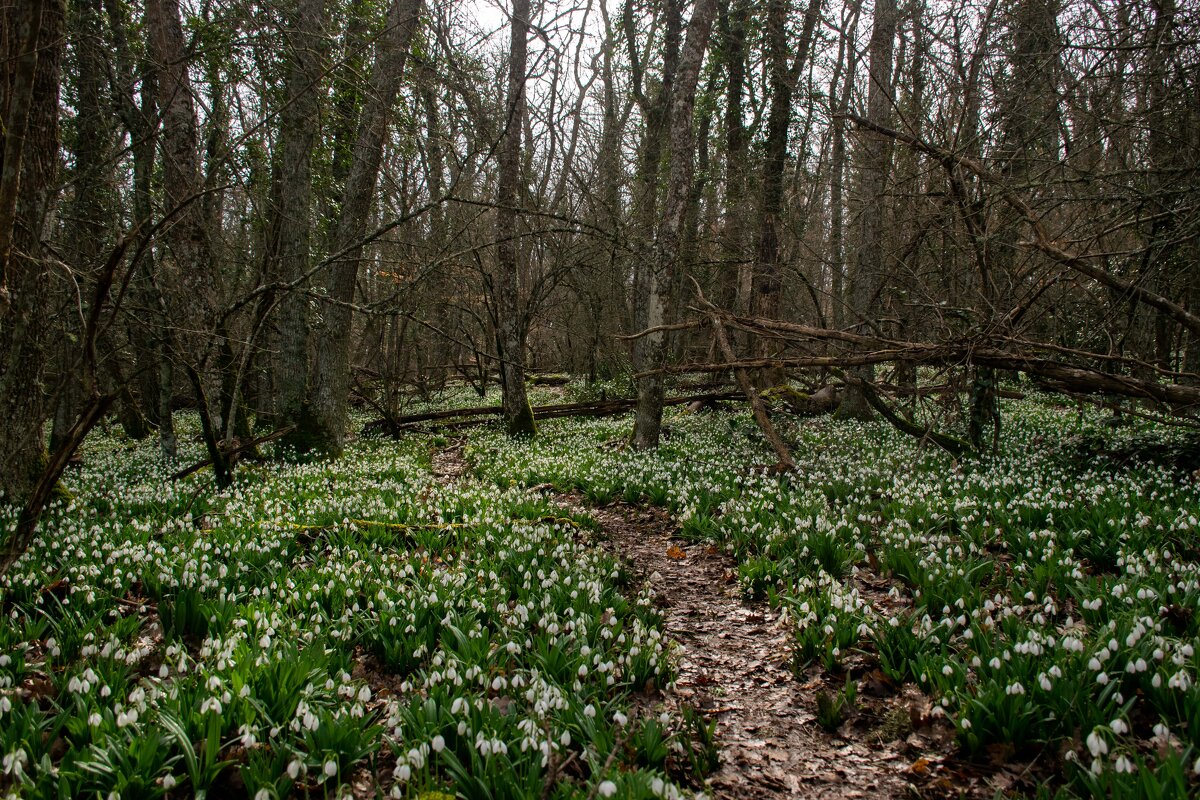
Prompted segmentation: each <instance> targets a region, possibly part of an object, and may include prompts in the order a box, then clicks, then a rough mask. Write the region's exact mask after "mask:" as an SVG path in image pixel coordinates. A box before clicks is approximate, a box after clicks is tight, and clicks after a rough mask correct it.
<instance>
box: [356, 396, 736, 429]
mask: <svg viewBox="0 0 1200 800" xmlns="http://www.w3.org/2000/svg"><path fill="white" fill-rule="evenodd" d="M744 399H745V395H743V394H742V393H741V392H712V393H708V394H692V395H685V396H681V397H668V398H666V399H665V400H663V405H664V406H679V405H690V404H692V403H716V402H721V401H727V400H744ZM636 404H637V400H636V399H634V398H616V399H612V400H594V401H591V402H587V403H553V404H550V405H544V406H534V407H533V416H534V417H535V418H536V419H556V418H559V417H608V416H615V415H617V414H623V413H625V412H626V411H630V410H632V409H633V407H634V406H635V405H636ZM502 412H503V407H502V406H475V407H472V408H456V409H449V410H446V411H427V412H423V413H420V414H408V415H405V416H402V417H396V418H394V419H392V420H387V419H377V420H374V421H372V422H368V423H367V424H366V425H364V426H363V428H362V431H361V435H363V436H381V435H388V436H391V437H392V438H396V437H398V436H400V434H401V433H403V432H404V431H410V430H414V429H417V428H419V427H421V426H423V425H425V424H427V423H442V422H446V423H447V427H449V426H453V427H461V425H463V424H475V423H482V422H486V421H487V419H486V418H488V417H494V416H499V415H500V414H501V413H502Z"/></svg>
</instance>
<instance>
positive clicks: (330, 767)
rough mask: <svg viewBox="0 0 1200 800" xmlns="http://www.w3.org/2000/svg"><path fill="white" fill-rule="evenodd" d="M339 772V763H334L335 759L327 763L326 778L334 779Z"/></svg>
mask: <svg viewBox="0 0 1200 800" xmlns="http://www.w3.org/2000/svg"><path fill="white" fill-rule="evenodd" d="M337 771H338V770H337V762H336V761H334V760H333V759H329V760H328V761H326V762H325V776H326V777H328V778H332V777H333V776H334V775H337Z"/></svg>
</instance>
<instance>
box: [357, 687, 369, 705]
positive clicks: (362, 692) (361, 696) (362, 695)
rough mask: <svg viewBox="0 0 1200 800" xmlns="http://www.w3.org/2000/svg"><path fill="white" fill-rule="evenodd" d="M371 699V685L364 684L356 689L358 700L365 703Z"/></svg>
mask: <svg viewBox="0 0 1200 800" xmlns="http://www.w3.org/2000/svg"><path fill="white" fill-rule="evenodd" d="M370 699H371V687H370V686H364V687H362V688H361V689H359V690H358V702H360V703H365V702H367V701H368V700H370Z"/></svg>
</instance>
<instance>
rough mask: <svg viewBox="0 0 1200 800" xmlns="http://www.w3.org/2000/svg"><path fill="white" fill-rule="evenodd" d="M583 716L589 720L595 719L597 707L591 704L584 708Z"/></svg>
mask: <svg viewBox="0 0 1200 800" xmlns="http://www.w3.org/2000/svg"><path fill="white" fill-rule="evenodd" d="M583 715H584V716H585V717H587V718H588V719H595V717H596V707H595V706H594V705H592V704H591V703H588V704H587V705H586V706H584V707H583Z"/></svg>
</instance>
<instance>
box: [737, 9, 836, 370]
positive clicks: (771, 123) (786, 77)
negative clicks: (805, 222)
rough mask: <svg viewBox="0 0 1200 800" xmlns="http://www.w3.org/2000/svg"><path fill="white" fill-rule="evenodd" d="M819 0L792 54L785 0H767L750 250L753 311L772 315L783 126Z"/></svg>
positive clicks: (758, 347) (759, 349)
mask: <svg viewBox="0 0 1200 800" xmlns="http://www.w3.org/2000/svg"><path fill="white" fill-rule="evenodd" d="M821 2H822V0H809V3H808V8H807V9H806V11H805V13H804V27H803V28H802V30H801V32H800V38H799V40H798V41H797V42H796V44H795V50H796V56H795V59H794V60H792V61H790V62H789V60H788V55H789V53H791V51H792V45H791V43H790V42H789V41H788V31H787V18H788V6H789V3H788V0H771V2H770V3H769V4H768V6H767V47H768V53H769V61H770V80H771V108H770V111H769V112H768V114H767V141H766V157H765V159H764V161H763V171H762V201H761V204H760V206H759V224H758V252H757V254H756V256H755V264H754V283H753V288H752V291H753V298H752V302H751V308H752V312H753V314H754V315H755V316H759V317H766V318H767V319H777V318H778V317H779V309H780V293H781V291H782V289H783V279H782V275H781V272H780V263H779V227H780V222H779V217H780V214H781V213H782V212H783V173H784V170H785V169H786V167H787V149H788V129H789V128H790V127H791V124H792V99H793V97H794V96H795V94H796V84H797V82H798V81H799V79H800V73H801V72H802V71H803V70H804V65H805V64H806V63H807V62H808V54H809V52H811V50H812V41H813V32H814V31H815V30H816V24H817V18H818V17H819V16H820V14H821ZM768 346H769V343H768V340H766V339H762V338H760V339H758V340H757V341H756V344H755V353H756V355H759V356H765V355H766V354H767V348H768ZM757 378H758V381H759V382H760V384H774V383H781V382H782V380H783V375H782V372H781V371H779V370H762V371H760V372H759V374H758V375H757Z"/></svg>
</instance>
